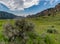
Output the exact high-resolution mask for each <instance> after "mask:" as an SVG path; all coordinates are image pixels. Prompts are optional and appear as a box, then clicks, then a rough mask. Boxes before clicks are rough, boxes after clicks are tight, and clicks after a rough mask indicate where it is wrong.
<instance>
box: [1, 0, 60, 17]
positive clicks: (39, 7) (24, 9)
mask: <svg viewBox="0 0 60 44" xmlns="http://www.w3.org/2000/svg"><path fill="white" fill-rule="evenodd" d="M7 2H9V3H7ZM58 3H60V0H18V1H17V0H13V1H12V0H10V1H9V0H8V1H7V0H1V1H0V11H7V12H10V13H13V14H15V15H18V16H26V15H31V14H36V13H38V12H41V11H43V10H45V9H48V8H51V7H54V6H55V5H57V4H58Z"/></svg>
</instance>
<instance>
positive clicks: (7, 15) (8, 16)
mask: <svg viewBox="0 0 60 44" xmlns="http://www.w3.org/2000/svg"><path fill="white" fill-rule="evenodd" d="M16 17H17V16H16V15H14V14H12V13H8V12H4V11H0V19H13V18H16Z"/></svg>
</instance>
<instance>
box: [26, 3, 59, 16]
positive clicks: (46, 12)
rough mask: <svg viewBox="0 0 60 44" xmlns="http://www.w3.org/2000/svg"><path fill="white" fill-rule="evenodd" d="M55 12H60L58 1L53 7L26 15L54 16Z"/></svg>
mask: <svg viewBox="0 0 60 44" xmlns="http://www.w3.org/2000/svg"><path fill="white" fill-rule="evenodd" d="M57 12H60V3H59V4H57V5H56V6H55V7H54V8H49V9H46V10H43V11H42V12H39V13H37V14H34V15H28V16H27V17H40V16H55V15H56V13H57Z"/></svg>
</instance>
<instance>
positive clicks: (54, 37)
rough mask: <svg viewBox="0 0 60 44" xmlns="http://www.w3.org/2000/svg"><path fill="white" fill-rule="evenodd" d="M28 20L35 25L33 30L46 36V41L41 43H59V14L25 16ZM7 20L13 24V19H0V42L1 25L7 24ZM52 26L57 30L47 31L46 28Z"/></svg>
mask: <svg viewBox="0 0 60 44" xmlns="http://www.w3.org/2000/svg"><path fill="white" fill-rule="evenodd" d="M26 20H28V21H29V22H32V23H33V24H34V26H35V28H34V29H35V32H36V33H37V34H38V35H40V36H42V37H44V36H45V35H47V36H46V38H45V39H46V43H41V44H60V14H57V15H56V16H54V17H52V16H49V17H37V18H26ZM8 22H10V23H12V24H14V20H2V19H1V20H0V42H2V41H4V40H3V38H4V37H3V29H4V28H3V27H4V24H7V23H8ZM52 26H54V29H56V30H57V33H48V32H47V30H48V29H52Z"/></svg>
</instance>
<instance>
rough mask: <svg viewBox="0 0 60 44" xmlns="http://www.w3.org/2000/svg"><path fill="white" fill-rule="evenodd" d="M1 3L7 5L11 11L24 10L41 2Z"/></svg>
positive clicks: (14, 0) (7, 0)
mask: <svg viewBox="0 0 60 44" xmlns="http://www.w3.org/2000/svg"><path fill="white" fill-rule="evenodd" d="M0 3H3V4H5V5H6V6H7V7H8V8H10V10H24V9H25V8H29V7H31V6H33V5H38V4H39V0H0Z"/></svg>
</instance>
